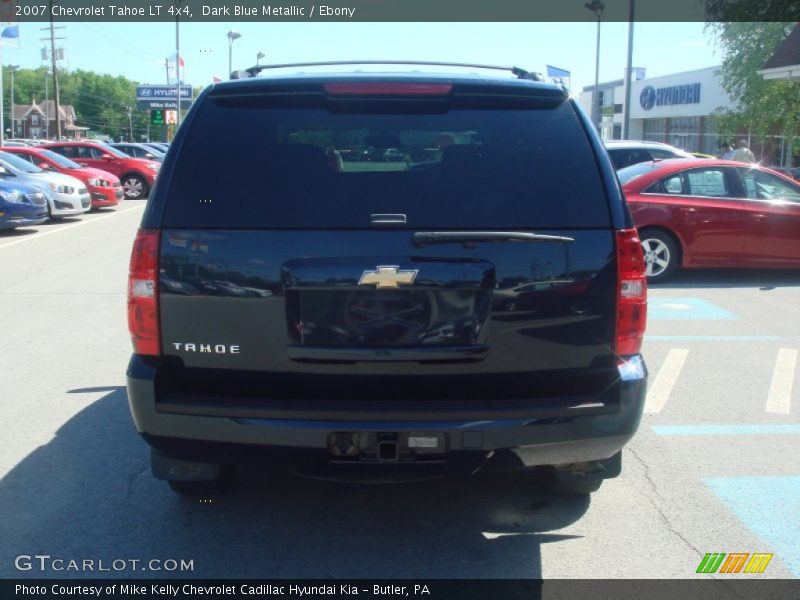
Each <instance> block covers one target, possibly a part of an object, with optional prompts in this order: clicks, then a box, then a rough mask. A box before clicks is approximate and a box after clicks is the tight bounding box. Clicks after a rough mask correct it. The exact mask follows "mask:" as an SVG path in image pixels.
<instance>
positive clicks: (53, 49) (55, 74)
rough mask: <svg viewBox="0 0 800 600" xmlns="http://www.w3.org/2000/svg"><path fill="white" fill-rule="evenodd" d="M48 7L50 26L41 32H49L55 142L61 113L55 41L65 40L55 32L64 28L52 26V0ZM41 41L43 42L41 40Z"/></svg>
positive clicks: (49, 1)
mask: <svg viewBox="0 0 800 600" xmlns="http://www.w3.org/2000/svg"><path fill="white" fill-rule="evenodd" d="M48 3H49V5H50V11H49V12H50V26H49V27H43V28H42V31H47V30H49V31H50V38H49V40H50V59H51V61H52V68H53V104H54V107H55V113H56V115H55V116H56V140H60V139H61V111H60V110H59V104H60V97H59V89H58V69H57V65H56V59H57V56H58V54H57V53H56V40H63V39H66V38H63V37H58V38H57V37H56V36H55V30H56V29H64V26H63V25H62V26H60V27H54V26H53V0H48ZM43 41H45V40H44V39H43Z"/></svg>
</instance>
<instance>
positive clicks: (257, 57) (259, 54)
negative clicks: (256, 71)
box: [256, 52, 267, 67]
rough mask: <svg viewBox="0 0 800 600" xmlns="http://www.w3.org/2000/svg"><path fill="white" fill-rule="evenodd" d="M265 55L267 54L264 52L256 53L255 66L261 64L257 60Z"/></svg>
mask: <svg viewBox="0 0 800 600" xmlns="http://www.w3.org/2000/svg"><path fill="white" fill-rule="evenodd" d="M266 56H267V55H266V54H264V53H263V52H259V53H258V54H256V66H257V67H258V66H260V64H261V63H259V62H258V61H260V60H261V59H262V58H266Z"/></svg>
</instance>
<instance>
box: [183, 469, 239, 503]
mask: <svg viewBox="0 0 800 600" xmlns="http://www.w3.org/2000/svg"><path fill="white" fill-rule="evenodd" d="M235 473H236V469H235V467H234V466H233V465H221V466H220V468H219V475H217V477H216V478H214V479H211V480H209V481H168V482H167V483H169V487H171V488H172V491H174V492H177V493H179V494H182V495H184V496H215V495H217V494H221V493H223V492H226V491H227V490H228V489H229V488H230V487H231V484H232V483H233V479H234V475H235Z"/></svg>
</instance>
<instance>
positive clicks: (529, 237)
mask: <svg viewBox="0 0 800 600" xmlns="http://www.w3.org/2000/svg"><path fill="white" fill-rule="evenodd" d="M574 241H575V238H571V237H567V236H564V235H545V234H542V233H527V232H523V231H417V232H416V233H415V234H414V243H415V244H417V245H418V246H424V245H426V244H474V243H477V242H562V243H568V242H574Z"/></svg>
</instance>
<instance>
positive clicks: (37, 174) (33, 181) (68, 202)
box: [0, 152, 92, 217]
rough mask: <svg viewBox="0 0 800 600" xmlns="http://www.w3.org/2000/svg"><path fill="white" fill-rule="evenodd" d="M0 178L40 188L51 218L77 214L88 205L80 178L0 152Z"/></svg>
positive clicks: (87, 207)
mask: <svg viewBox="0 0 800 600" xmlns="http://www.w3.org/2000/svg"><path fill="white" fill-rule="evenodd" d="M0 177H1V178H3V179H4V180H5V181H8V182H11V181H15V182H17V183H21V184H25V185H31V186H33V187H35V188H37V189H40V190H42V191H43V192H44V193H45V196H46V197H47V212H48V213H49V214H50V216H51V217H67V216H71V215H80V214H83V213H85V212H89V210H90V209H91V208H92V199H91V195H90V194H89V190H88V189H87V188H86V186H85V185H84V184H83V182H82V181H81V180H80V179H76V178H75V177H70V176H69V175H64V174H63V173H53V172H52V171H45V170H43V169H40V168H39V167H37V166H36V165H32V164H31V163H29V162H28V161H27V160H25V159H22V158H20V157H19V156H15V155H13V154H10V153H9V152H0Z"/></svg>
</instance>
